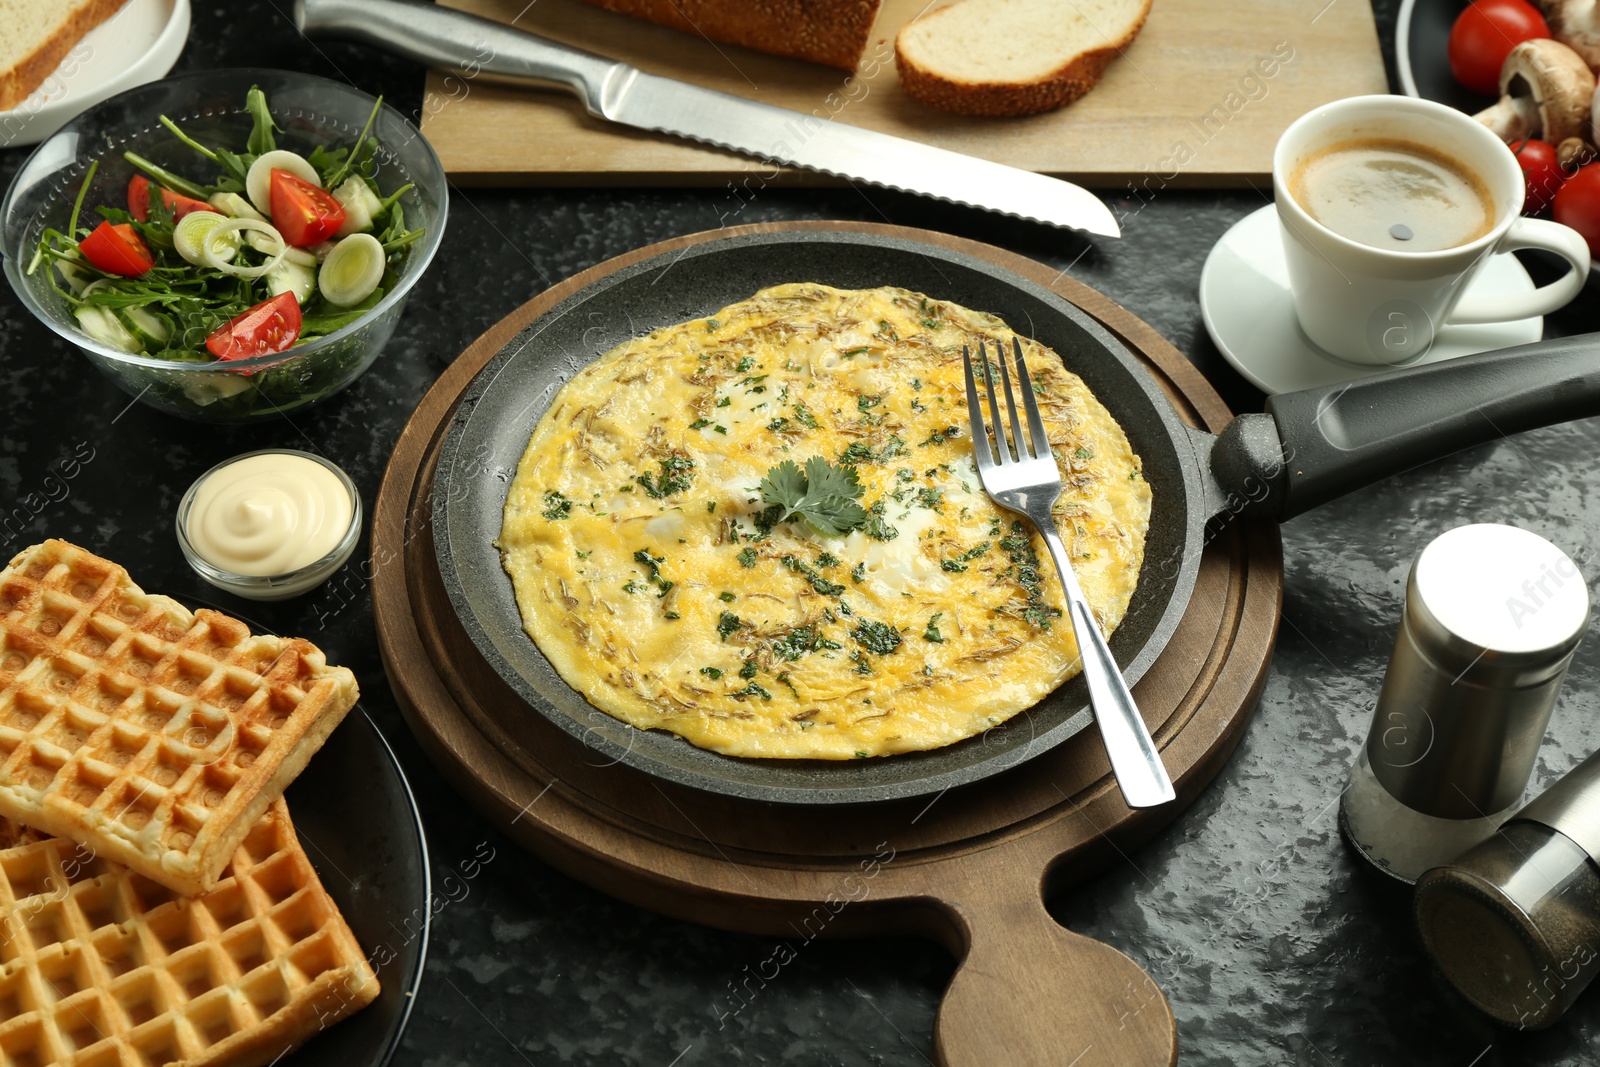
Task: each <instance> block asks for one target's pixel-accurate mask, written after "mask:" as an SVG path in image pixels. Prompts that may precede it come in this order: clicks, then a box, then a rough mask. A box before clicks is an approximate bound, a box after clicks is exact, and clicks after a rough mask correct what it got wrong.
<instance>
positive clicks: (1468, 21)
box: [1449, 0, 1550, 96]
mask: <svg viewBox="0 0 1600 1067" xmlns="http://www.w3.org/2000/svg"><path fill="white" fill-rule="evenodd" d="M1548 36H1550V27H1549V26H1548V25H1546V24H1545V21H1544V16H1543V15H1541V14H1539V12H1538V10H1537V9H1536V8H1535V7H1534V6H1533V5H1532V4H1528V3H1525V2H1524V0H1473V3H1472V5H1471V6H1470V7H1468V8H1467V9H1466V10H1465V11H1463V12H1462V13H1461V14H1460V15H1459V16H1458V17H1457V18H1456V24H1455V25H1454V26H1452V27H1451V28H1450V45H1449V54H1450V73H1452V74H1454V75H1455V76H1456V81H1458V82H1460V83H1461V84H1462V85H1464V86H1466V87H1467V88H1468V89H1471V90H1472V91H1473V92H1475V93H1483V94H1484V95H1486V96H1499V95H1500V68H1501V67H1502V66H1504V65H1505V61H1506V55H1507V54H1508V53H1509V52H1510V51H1511V50H1512V49H1513V48H1515V47H1516V46H1517V45H1519V44H1521V43H1522V42H1523V41H1528V40H1532V39H1533V38H1535V37H1548Z"/></svg>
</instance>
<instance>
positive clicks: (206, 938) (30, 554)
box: [0, 541, 378, 1067]
mask: <svg viewBox="0 0 1600 1067" xmlns="http://www.w3.org/2000/svg"><path fill="white" fill-rule="evenodd" d="M355 699H356V684H355V678H354V676H353V675H352V674H351V673H350V672H349V671H348V670H346V669H344V668H342V667H330V666H329V665H328V664H327V662H326V660H325V659H324V657H323V655H322V653H321V652H320V651H319V650H318V649H317V648H316V647H315V646H313V645H312V644H310V643H309V642H307V641H303V640H299V639H282V638H276V637H265V636H256V635H252V634H251V633H250V632H249V629H248V628H247V627H246V626H245V625H244V624H243V623H240V622H238V621H237V620H234V619H230V618H228V617H227V616H225V615H221V614H219V613H217V612H212V611H204V610H202V611H199V612H194V613H191V612H189V611H188V610H187V609H186V608H184V607H183V606H182V605H181V604H178V603H177V602H175V601H173V600H170V599H168V598H166V597H160V596H152V595H149V594H146V593H144V592H143V591H142V590H140V589H139V587H138V586H136V585H134V584H133V583H132V582H131V581H130V580H129V579H128V576H127V572H126V571H124V570H123V569H122V568H121V567H119V566H117V565H116V564H114V563H111V562H109V561H107V560H104V559H101V558H99V557H97V556H95V555H93V554H91V553H89V552H86V551H84V550H83V549H80V548H77V547H76V546H73V545H70V544H67V543H66V542H64V541H47V542H45V543H44V544H42V545H36V546H34V547H33V548H30V549H28V550H26V551H24V552H23V553H22V554H21V555H19V556H17V557H16V558H15V559H14V560H12V561H11V564H10V566H9V567H7V568H6V570H5V571H3V572H0V816H3V817H4V819H0V1062H3V1063H6V1064H12V1063H29V1064H39V1065H41V1067H43V1065H45V1064H55V1063H60V1064H67V1063H71V1064H81V1065H85V1067H90V1065H94V1067H98V1065H102V1064H104V1065H113V1064H117V1065H120V1064H134V1063H138V1064H153V1065H154V1064H181V1065H200V1064H230V1065H237V1067H251V1065H259V1064H266V1063H270V1062H272V1061H274V1060H275V1059H276V1058H277V1057H279V1056H281V1055H282V1054H283V1053H284V1052H285V1051H286V1050H288V1049H290V1048H293V1047H294V1046H296V1045H298V1044H300V1043H301V1042H303V1041H305V1040H306V1039H307V1038H309V1037H310V1036H312V1035H313V1034H314V1033H316V1032H317V1031H318V1030H320V1029H321V1028H322V1027H324V1026H326V1025H328V1024H329V1023H331V1022H334V1021H337V1020H338V1019H341V1018H343V1017H344V1016H346V1015H348V1014H350V1013H351V1012H353V1011H355V1010H357V1009H358V1008H361V1007H363V1006H364V1005H366V1004H367V1003H369V1002H370V1001H371V1000H372V999H373V997H375V996H376V995H377V992H378V983H377V978H376V976H375V975H374V974H373V972H372V968H371V967H370V966H369V965H368V963H367V961H366V959H365V958H364V957H363V956H362V953H361V949H360V946H359V945H358V944H357V943H356V941H355V938H354V936H353V935H352V934H351V933H350V930H349V927H348V926H347V925H346V924H345V922H344V919H343V918H342V917H341V916H340V915H339V912H338V910H337V908H336V907H335V906H334V904H333V901H332V900H331V899H330V898H329V897H328V895H327V893H326V891H325V890H324V889H323V887H322V885H321V883H320V882H319V881H318V879H317V876H316V872H315V871H314V870H313V869H312V867H311V864H310V862H309V860H307V858H306V855H305V853H304V852H302V851H301V849H300V846H299V843H298V840H297V839H296V836H295V833H294V828H293V826H292V824H291V823H290V821H289V813H288V809H287V807H286V805H285V804H284V803H283V800H282V799H281V798H282V793H283V790H284V787H285V786H287V785H288V783H289V782H290V781H291V780H292V779H293V778H294V776H295V775H296V774H298V773H299V772H300V770H301V769H302V768H304V766H305V764H306V762H307V761H308V760H309V759H310V758H311V756H312V754H313V753H315V752H316V750H317V749H318V748H319V747H321V745H322V742H323V741H324V739H326V737H327V736H328V734H329V733H330V732H331V731H332V730H333V728H334V727H335V726H337V725H338V723H339V721H340V720H341V719H342V718H343V717H344V715H345V713H346V712H347V711H349V709H350V708H351V707H352V706H353V705H354V703H355ZM47 835H51V836H47Z"/></svg>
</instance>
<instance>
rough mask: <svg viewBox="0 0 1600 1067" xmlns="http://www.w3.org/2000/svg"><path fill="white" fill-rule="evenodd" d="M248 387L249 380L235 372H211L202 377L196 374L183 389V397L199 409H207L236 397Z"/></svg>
mask: <svg viewBox="0 0 1600 1067" xmlns="http://www.w3.org/2000/svg"><path fill="white" fill-rule="evenodd" d="M250 385H251V382H250V379H249V378H247V377H245V376H244V375H243V374H240V373H238V372H236V371H221V370H219V371H212V372H209V373H207V374H205V375H203V376H202V375H198V374H197V375H195V376H194V377H193V378H192V379H190V381H189V382H188V384H187V385H185V386H184V387H183V395H184V396H186V397H188V398H189V399H190V400H193V401H194V402H195V403H196V404H198V405H199V406H200V407H207V406H208V405H211V404H215V403H216V402H217V401H218V400H226V399H227V398H228V397H230V396H238V395H239V394H240V393H242V392H244V391H245V390H246V389H249V388H250Z"/></svg>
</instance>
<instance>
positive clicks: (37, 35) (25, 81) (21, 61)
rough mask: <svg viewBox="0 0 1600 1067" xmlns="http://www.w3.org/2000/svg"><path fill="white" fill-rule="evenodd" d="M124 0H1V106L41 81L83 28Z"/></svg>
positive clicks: (25, 96) (17, 100)
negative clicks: (2, 27)
mask: <svg viewBox="0 0 1600 1067" xmlns="http://www.w3.org/2000/svg"><path fill="white" fill-rule="evenodd" d="M122 4H123V0H0V26H4V27H5V29H4V31H0V111H10V110H11V109H12V108H14V107H16V106H17V105H18V104H20V103H22V102H23V101H24V100H26V99H28V97H29V96H31V95H33V91H34V90H35V89H37V88H39V86H41V85H43V84H44V80H45V79H46V78H48V77H50V75H51V73H52V72H53V71H54V70H55V69H56V68H57V67H59V66H60V65H61V61H62V60H63V59H65V58H66V57H67V53H68V52H70V51H72V47H73V46H74V45H76V44H77V43H78V42H79V41H81V40H83V37H84V34H86V33H88V32H89V31H90V30H92V29H94V28H95V27H96V26H98V25H100V24H101V23H102V22H104V21H105V20H106V19H108V18H110V17H111V16H112V15H114V14H116V13H117V9H118V8H120V7H121V6H122Z"/></svg>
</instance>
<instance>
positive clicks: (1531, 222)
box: [1448, 218, 1589, 323]
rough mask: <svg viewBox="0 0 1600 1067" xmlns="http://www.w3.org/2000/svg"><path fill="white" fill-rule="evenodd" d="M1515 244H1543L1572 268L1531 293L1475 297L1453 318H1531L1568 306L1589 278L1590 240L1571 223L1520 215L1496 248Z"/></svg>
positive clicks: (1506, 249)
mask: <svg viewBox="0 0 1600 1067" xmlns="http://www.w3.org/2000/svg"><path fill="white" fill-rule="evenodd" d="M1514 248H1539V249H1543V250H1544V251H1546V252H1554V253H1555V254H1556V255H1558V256H1560V257H1561V258H1562V259H1564V260H1566V261H1567V262H1568V263H1570V264H1572V269H1571V270H1570V271H1568V272H1567V273H1566V274H1564V275H1562V276H1561V277H1560V278H1557V279H1556V280H1555V281H1553V282H1551V283H1550V284H1549V285H1541V286H1540V287H1539V288H1537V289H1535V290H1534V291H1533V292H1531V293H1517V294H1514V295H1511V296H1490V297H1482V298H1480V299H1476V300H1472V301H1471V304H1470V306H1469V305H1468V304H1467V303H1465V302H1463V303H1461V304H1457V305H1456V308H1455V310H1454V311H1452V312H1450V315H1449V318H1448V321H1450V322H1463V323H1469V322H1512V321H1514V320H1516V319H1531V318H1533V317H1534V316H1535V315H1548V314H1549V313H1550V312H1552V311H1555V310H1556V309H1557V308H1561V307H1565V306H1566V305H1567V304H1568V303H1569V302H1570V301H1571V300H1572V298H1573V297H1575V296H1577V295H1578V292H1579V291H1580V290H1581V289H1582V288H1583V286H1584V283H1585V282H1587V281H1588V280H1589V244H1588V242H1587V241H1585V240H1584V239H1583V235H1582V234H1580V233H1579V232H1578V231H1577V230H1574V229H1572V228H1571V227H1570V226H1563V225H1561V224H1560V223H1559V222H1549V221H1547V220H1545V219H1524V218H1519V219H1517V221H1515V222H1513V223H1512V224H1511V228H1510V229H1509V230H1507V231H1506V233H1505V236H1504V237H1502V238H1500V242H1499V243H1498V244H1497V245H1495V248H1494V251H1495V252H1496V253H1499V252H1509V251H1511V250H1512V249H1514Z"/></svg>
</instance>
